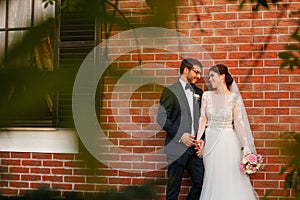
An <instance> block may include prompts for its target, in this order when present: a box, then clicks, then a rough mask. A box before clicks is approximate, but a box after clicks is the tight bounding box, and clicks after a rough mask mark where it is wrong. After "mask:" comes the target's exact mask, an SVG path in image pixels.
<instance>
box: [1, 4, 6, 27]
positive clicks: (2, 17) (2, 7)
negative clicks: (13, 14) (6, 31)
mask: <svg viewBox="0 0 300 200" xmlns="http://www.w3.org/2000/svg"><path fill="white" fill-rule="evenodd" d="M5 6H6V5H5V1H0V28H5V14H6V12H5V11H6V9H5Z"/></svg>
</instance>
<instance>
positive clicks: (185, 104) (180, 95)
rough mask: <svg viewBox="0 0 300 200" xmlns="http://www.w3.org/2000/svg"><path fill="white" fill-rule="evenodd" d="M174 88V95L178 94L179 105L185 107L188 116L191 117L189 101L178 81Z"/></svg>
mask: <svg viewBox="0 0 300 200" xmlns="http://www.w3.org/2000/svg"><path fill="white" fill-rule="evenodd" d="M176 90H177V92H176V93H175V94H176V95H177V94H178V97H177V98H178V101H179V103H180V106H181V107H182V108H184V109H187V111H188V113H189V116H190V117H191V110H190V107H189V103H188V100H187V98H186V95H185V92H184V90H183V88H182V85H181V83H180V81H178V82H177V83H176Z"/></svg>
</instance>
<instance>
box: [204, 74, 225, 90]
mask: <svg viewBox="0 0 300 200" xmlns="http://www.w3.org/2000/svg"><path fill="white" fill-rule="evenodd" d="M208 76H209V79H208V80H209V82H210V84H211V86H212V87H213V88H215V89H217V88H218V87H220V86H221V85H222V84H223V82H224V78H223V76H222V75H220V74H218V73H216V72H214V71H209V73H208Z"/></svg>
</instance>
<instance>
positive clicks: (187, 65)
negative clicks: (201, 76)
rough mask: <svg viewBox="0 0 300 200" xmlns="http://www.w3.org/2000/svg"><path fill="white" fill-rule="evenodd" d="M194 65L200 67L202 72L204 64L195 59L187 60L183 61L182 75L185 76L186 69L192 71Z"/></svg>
mask: <svg viewBox="0 0 300 200" xmlns="http://www.w3.org/2000/svg"><path fill="white" fill-rule="evenodd" d="M194 65H199V67H200V68H201V70H202V68H203V67H202V64H201V62H200V61H199V60H197V59H194V58H185V59H183V60H182V61H181V66H180V74H183V71H184V68H188V69H189V70H191V69H192V68H193V66H194Z"/></svg>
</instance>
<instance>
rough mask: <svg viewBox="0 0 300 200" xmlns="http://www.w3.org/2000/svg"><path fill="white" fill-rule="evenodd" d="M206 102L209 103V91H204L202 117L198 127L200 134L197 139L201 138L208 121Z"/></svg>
mask: <svg viewBox="0 0 300 200" xmlns="http://www.w3.org/2000/svg"><path fill="white" fill-rule="evenodd" d="M206 104H207V92H204V93H203V96H202V101H201V111H200V119H199V127H198V134H197V140H200V138H201V137H202V135H203V133H204V129H205V126H206V122H207V117H206Z"/></svg>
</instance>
